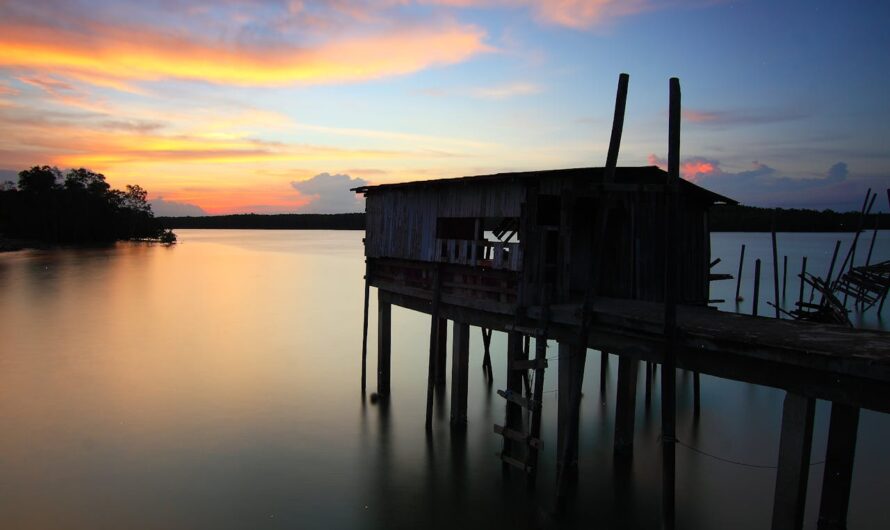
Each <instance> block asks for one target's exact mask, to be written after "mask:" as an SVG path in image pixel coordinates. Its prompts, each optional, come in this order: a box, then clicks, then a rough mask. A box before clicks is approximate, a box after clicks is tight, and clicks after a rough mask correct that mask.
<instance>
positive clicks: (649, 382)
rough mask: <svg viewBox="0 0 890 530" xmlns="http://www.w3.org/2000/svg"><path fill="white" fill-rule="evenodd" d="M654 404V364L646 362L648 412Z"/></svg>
mask: <svg viewBox="0 0 890 530" xmlns="http://www.w3.org/2000/svg"><path fill="white" fill-rule="evenodd" d="M650 403H652V362H651V361H646V410H649V404H650Z"/></svg>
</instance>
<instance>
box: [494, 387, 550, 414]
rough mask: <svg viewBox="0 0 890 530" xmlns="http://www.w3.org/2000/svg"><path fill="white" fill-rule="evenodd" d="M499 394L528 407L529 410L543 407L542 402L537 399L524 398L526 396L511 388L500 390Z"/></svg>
mask: <svg viewBox="0 0 890 530" xmlns="http://www.w3.org/2000/svg"><path fill="white" fill-rule="evenodd" d="M498 395H499V396H501V397H502V398H504V399H506V400H507V401H512V402H513V403H516V404H517V405H519V406H520V407H523V408H526V409H529V410H538V409H539V408H540V407H541V404H540V403H538V402H537V401H535V400H533V399H528V398H524V397H522V396H520V395H518V394H516V392H513V391H510V390H506V391H504V390H498Z"/></svg>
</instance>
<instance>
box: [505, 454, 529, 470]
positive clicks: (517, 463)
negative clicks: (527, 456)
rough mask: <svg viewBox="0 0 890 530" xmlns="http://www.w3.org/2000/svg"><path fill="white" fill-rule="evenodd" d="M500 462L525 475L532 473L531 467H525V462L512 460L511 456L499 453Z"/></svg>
mask: <svg viewBox="0 0 890 530" xmlns="http://www.w3.org/2000/svg"><path fill="white" fill-rule="evenodd" d="M501 460H503V461H504V462H506V463H507V464H510V465H511V466H513V467H515V468H518V469H521V470H523V471H525V472H526V473H531V472H532V468H531V466H529V465H527V464H526V463H525V462H523V461H521V460H517V459H515V458H513V457H512V456H507V455H505V454H503V453H501Z"/></svg>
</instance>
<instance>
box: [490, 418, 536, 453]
mask: <svg viewBox="0 0 890 530" xmlns="http://www.w3.org/2000/svg"><path fill="white" fill-rule="evenodd" d="M494 432H495V433H497V434H500V435H501V436H503V437H504V438H509V439H511V440H516V441H517V442H525V443H527V444H528V445H530V446H531V447H534V448H535V449H540V448H541V447H542V446H543V445H544V444H543V443H541V440H539V439H537V438H533V437H532V436H531V435H528V434H525V433H524V432H519V431H514V430H513V429H510V428H509V427H504V426H501V425H498V424H495V426H494Z"/></svg>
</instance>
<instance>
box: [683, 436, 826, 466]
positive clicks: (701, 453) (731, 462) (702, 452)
mask: <svg viewBox="0 0 890 530" xmlns="http://www.w3.org/2000/svg"><path fill="white" fill-rule="evenodd" d="M676 442H677V443H678V444H680V445H682V446H683V447H685V448H687V449H689V450H691V451H695V452H696V453H698V454H700V455H704V456H707V457H710V458H713V459H714V460H719V461H721V462H725V463H727V464H733V465H736V466H743V467H750V468H754V469H778V467H779V466H764V465H761V464H749V463H747V462H741V461H739V460H730V459H729V458H723V457H720V456H717V455H715V454H711V453H708V452H705V451H702V450H701V449H698V448H696V447H693V446H691V445H689V444H686V443H683V442H682V441H680V440H679V439H677V440H676ZM824 463H825V460H820V461H818V462H810V466H818V465H820V464H824Z"/></svg>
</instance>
